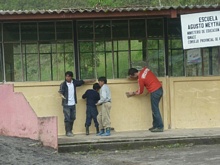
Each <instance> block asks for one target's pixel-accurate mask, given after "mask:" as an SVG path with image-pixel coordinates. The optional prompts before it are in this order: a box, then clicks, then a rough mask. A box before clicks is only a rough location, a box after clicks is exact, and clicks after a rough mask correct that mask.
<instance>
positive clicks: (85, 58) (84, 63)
mask: <svg viewBox="0 0 220 165" xmlns="http://www.w3.org/2000/svg"><path fill="white" fill-rule="evenodd" d="M79 52H80V73H81V78H82V79H88V78H95V61H94V53H93V42H80V43H79Z"/></svg>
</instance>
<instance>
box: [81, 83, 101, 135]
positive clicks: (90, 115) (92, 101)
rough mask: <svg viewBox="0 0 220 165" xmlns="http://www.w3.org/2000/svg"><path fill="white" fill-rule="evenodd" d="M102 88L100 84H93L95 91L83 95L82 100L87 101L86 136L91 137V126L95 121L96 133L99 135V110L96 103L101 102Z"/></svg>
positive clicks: (91, 90) (88, 91)
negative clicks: (100, 91) (100, 93)
mask: <svg viewBox="0 0 220 165" xmlns="http://www.w3.org/2000/svg"><path fill="white" fill-rule="evenodd" d="M100 88H101V87H100V86H99V84H98V83H95V84H93V89H88V90H87V91H86V92H85V93H84V94H83V95H82V98H83V99H86V123H85V127H86V135H89V126H90V125H91V121H92V119H93V121H94V123H95V127H96V133H97V134H98V133H99V124H98V121H97V115H98V110H97V107H96V103H97V102H98V101H99V100H100V96H99V93H98V91H99V89H100Z"/></svg>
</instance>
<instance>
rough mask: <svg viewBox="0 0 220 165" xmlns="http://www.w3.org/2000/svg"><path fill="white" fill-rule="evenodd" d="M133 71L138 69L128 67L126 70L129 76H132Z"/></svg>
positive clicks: (136, 71) (135, 71)
mask: <svg viewBox="0 0 220 165" xmlns="http://www.w3.org/2000/svg"><path fill="white" fill-rule="evenodd" d="M135 73H138V70H137V69H136V68H130V69H129V70H128V75H129V76H134V74H135Z"/></svg>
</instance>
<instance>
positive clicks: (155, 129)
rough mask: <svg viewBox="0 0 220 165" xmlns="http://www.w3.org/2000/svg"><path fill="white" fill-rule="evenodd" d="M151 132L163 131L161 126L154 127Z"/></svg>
mask: <svg viewBox="0 0 220 165" xmlns="http://www.w3.org/2000/svg"><path fill="white" fill-rule="evenodd" d="M151 132H163V128H154V129H152V130H151Z"/></svg>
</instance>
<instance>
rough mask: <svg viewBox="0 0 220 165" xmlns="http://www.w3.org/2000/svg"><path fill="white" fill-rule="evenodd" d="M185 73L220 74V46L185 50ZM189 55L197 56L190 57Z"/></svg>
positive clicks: (197, 74)
mask: <svg viewBox="0 0 220 165" xmlns="http://www.w3.org/2000/svg"><path fill="white" fill-rule="evenodd" d="M185 53H186V56H185V58H186V61H187V63H186V75H187V76H208V75H220V67H219V66H220V47H210V48H199V49H191V50H186V51H185ZM191 55H194V56H196V57H197V58H194V59H191V57H190V56H191Z"/></svg>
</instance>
